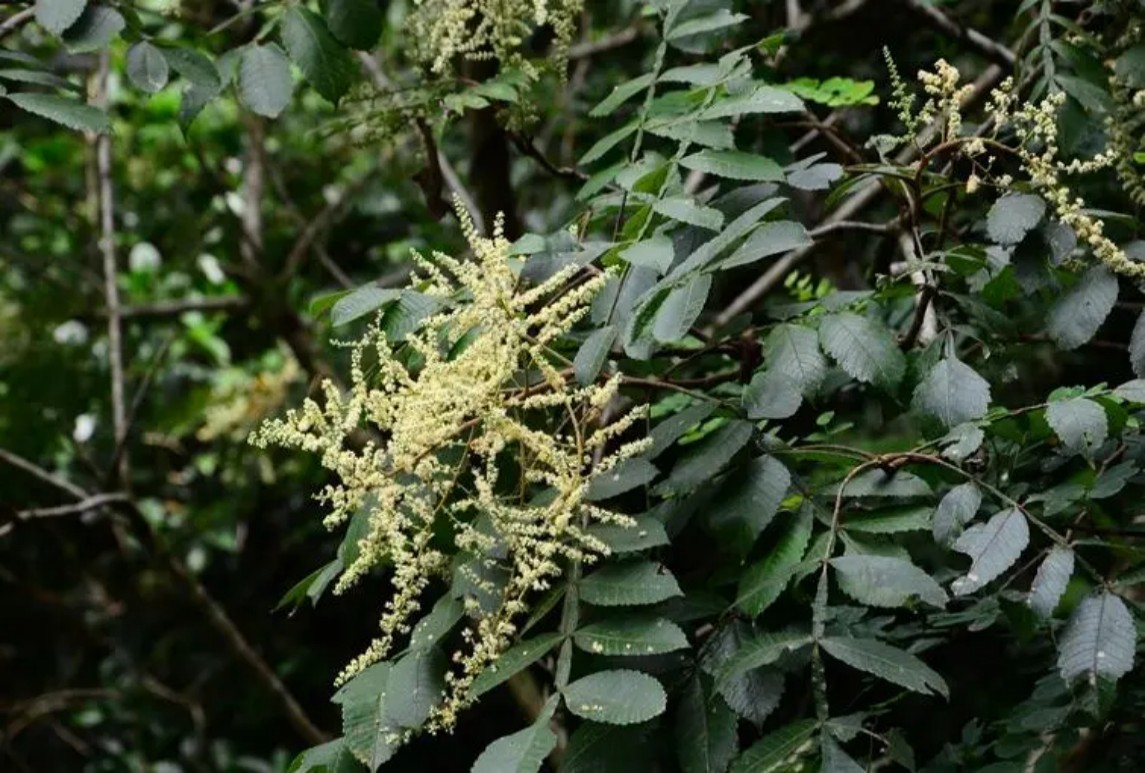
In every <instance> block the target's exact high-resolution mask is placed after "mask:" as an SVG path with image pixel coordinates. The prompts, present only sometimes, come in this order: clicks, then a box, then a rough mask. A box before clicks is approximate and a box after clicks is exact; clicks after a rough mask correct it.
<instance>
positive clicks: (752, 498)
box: [706, 455, 791, 560]
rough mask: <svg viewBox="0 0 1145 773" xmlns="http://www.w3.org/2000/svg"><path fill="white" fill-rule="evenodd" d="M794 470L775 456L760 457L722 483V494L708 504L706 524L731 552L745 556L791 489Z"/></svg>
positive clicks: (721, 544)
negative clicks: (789, 488) (789, 469)
mask: <svg viewBox="0 0 1145 773" xmlns="http://www.w3.org/2000/svg"><path fill="white" fill-rule="evenodd" d="M790 485H791V473H790V472H788V470H787V468H786V467H785V466H784V465H783V462H781V461H779V460H778V459H776V458H775V457H774V456H768V455H764V456H758V457H756V458H755V459H752V460H751V461H750V462H749V463H748V464H746V465H744V467H743V469H742V470H737V471H736V472H735V473H733V474H732V475H731V476H730V477H728V478H727V479H726V480H724V481H722V482H721V483H720V486H719V490H720V496H719V497H715V498H714V499H713V501H711V502H710V503H709V505H708V510H707V513H706V515H707V519H706V524H707V528H708V530H709V531H711V533H712V535H713V536H714V537H715V538H716V541H717V542H719V543H720V546H721V547H722V548H723V549H725V550H726V551H727V552H729V553H732V554H733V555H735V556H737V557H740V559H741V560H742V558H743V557H744V556H746V555H747V554H748V553H749V552H750V551H751V547H752V545H754V544H755V541H756V539H757V538H758V537H759V535H760V534H761V533H762V532H763V530H764V529H766V528H767V526H768V524H770V523H771V521H772V519H773V518H774V517H775V514H776V513H778V512H779V506H780V504H781V503H782V502H783V498H784V497H785V496H787V489H788V487H789V486H790Z"/></svg>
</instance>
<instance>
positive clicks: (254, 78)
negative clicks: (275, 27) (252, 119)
mask: <svg viewBox="0 0 1145 773" xmlns="http://www.w3.org/2000/svg"><path fill="white" fill-rule="evenodd" d="M293 91H294V82H293V81H292V80H291V78H290V61H289V60H287V58H286V54H284V53H282V49H280V48H279V47H278V46H276V45H275V44H273V43H269V44H267V45H265V46H259V45H250V46H247V47H246V48H244V49H243V52H242V58H241V59H240V60H239V96H240V97H242V100H243V103H244V104H245V105H246V106H247V107H249V108H250V109H251V110H252V111H253V112H255V113H257V114H258V115H264V116H266V117H267V118H275V117H277V116H278V114H279V113H281V112H282V111H283V110H284V109H285V108H286V106H287V105H289V104H290V95H291V94H292V93H293Z"/></svg>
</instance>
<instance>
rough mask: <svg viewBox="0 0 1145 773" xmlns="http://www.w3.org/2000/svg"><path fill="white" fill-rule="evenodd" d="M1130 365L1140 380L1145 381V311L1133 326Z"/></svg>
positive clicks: (1130, 340)
mask: <svg viewBox="0 0 1145 773" xmlns="http://www.w3.org/2000/svg"><path fill="white" fill-rule="evenodd" d="M1129 364H1130V366H1132V368H1133V373H1134V374H1135V375H1136V376H1137V377H1138V378H1142V379H1145V311H1143V312H1141V314H1140V316H1138V317H1137V322H1136V324H1134V325H1133V335H1132V336H1131V337H1130V339H1129Z"/></svg>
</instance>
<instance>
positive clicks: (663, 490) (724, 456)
mask: <svg viewBox="0 0 1145 773" xmlns="http://www.w3.org/2000/svg"><path fill="white" fill-rule="evenodd" d="M754 429H755V428H754V427H752V425H751V423H750V422H746V421H729V422H728V423H727V424H725V425H723V426H722V427H720V428H719V429H718V430H716V431H715V432H713V433H712V434H711V435H709V436H708V437H707V438H705V439H704V440H703V441H701V442H699V443H697V444H696V445H694V446H691V447H690V448H689V450H688V452H687V453H685V454H684V455H683V456H682V457H681V458H680V460H679V461H678V462H676V466H675V467H673V468H672V473H671V474H670V475H669V476H668V479H667V480H665V481H664V482H663V483H660V484H659V485H658V486H656V488H655V489H654V491H653V493H655V494H657V495H664V494H668V493H683V492H687V491H691V490H692V489H694V488H696V487H697V486H699V485H700V484H702V483H706V482H707V481H709V480H711V479H712V478H713V477H715V475H716V474H717V473H718V472H719V471H720V470H722V469H723V468H724V465H726V464H727V463H728V462H730V461H731V459H732V457H733V456H735V455H736V454H737V453H738V452H739V450H740V449H741V448H743V447H744V446H746V445H747V444H748V441H750V440H751V436H752V433H753V432H754Z"/></svg>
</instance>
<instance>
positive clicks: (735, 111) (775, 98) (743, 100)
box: [699, 86, 803, 121]
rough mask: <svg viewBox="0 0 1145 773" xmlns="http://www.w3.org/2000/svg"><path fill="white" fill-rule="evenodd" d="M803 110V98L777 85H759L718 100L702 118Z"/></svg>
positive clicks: (710, 118) (702, 114) (703, 113)
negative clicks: (745, 91) (751, 89)
mask: <svg viewBox="0 0 1145 773" xmlns="http://www.w3.org/2000/svg"><path fill="white" fill-rule="evenodd" d="M801 110H803V100H802V99H800V98H799V97H797V96H795V95H794V94H792V93H791V92H790V91H785V90H783V89H780V88H776V87H775V86H757V87H756V88H755V89H754V90H753V91H751V92H750V93H747V94H737V95H735V96H730V97H725V98H724V99H721V100H719V101H717V102H716V103H715V104H714V105H712V106H711V107H709V108H708V109H707V110H705V111H704V112H702V113H700V116H699V118H700V120H702V121H708V120H712V119H713V118H729V117H731V116H737V115H749V114H753V113H798V112H800V111H801Z"/></svg>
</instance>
